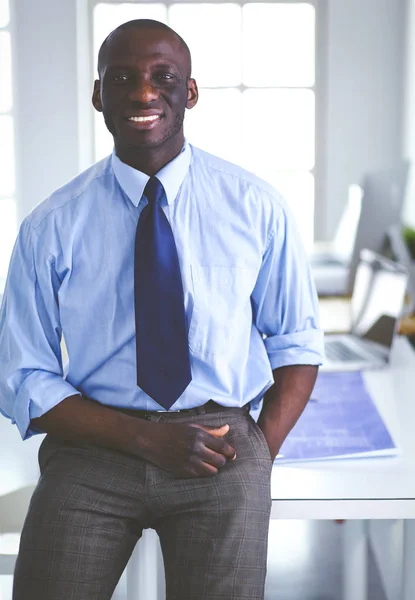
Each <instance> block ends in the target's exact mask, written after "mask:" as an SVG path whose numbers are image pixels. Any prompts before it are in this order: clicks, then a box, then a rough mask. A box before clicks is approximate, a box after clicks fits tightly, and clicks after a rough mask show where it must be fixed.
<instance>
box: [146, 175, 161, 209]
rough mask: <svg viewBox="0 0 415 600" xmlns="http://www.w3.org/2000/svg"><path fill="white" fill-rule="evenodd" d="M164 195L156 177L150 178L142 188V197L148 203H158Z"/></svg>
mask: <svg viewBox="0 0 415 600" xmlns="http://www.w3.org/2000/svg"><path fill="white" fill-rule="evenodd" d="M164 193H165V192H164V187H163V184H162V183H161V181H160V180H159V179H157V177H150V179H149V180H148V181H147V184H146V187H145V188H144V195H145V197H146V198H147V200H148V203H149V204H153V203H154V202H156V203H157V202H160V200H161V198H162V197H163V195H164Z"/></svg>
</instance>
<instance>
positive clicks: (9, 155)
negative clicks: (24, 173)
mask: <svg viewBox="0 0 415 600" xmlns="http://www.w3.org/2000/svg"><path fill="white" fill-rule="evenodd" d="M0 164H1V167H2V174H1V177H0V196H8V195H11V194H13V192H14V136H13V119H12V118H11V117H9V116H6V115H3V116H0Z"/></svg>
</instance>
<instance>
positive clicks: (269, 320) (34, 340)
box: [0, 20, 322, 600]
mask: <svg viewBox="0 0 415 600" xmlns="http://www.w3.org/2000/svg"><path fill="white" fill-rule="evenodd" d="M98 72H99V79H98V80H97V81H96V82H95V86H94V92H93V105H94V107H95V108H96V110H98V111H100V112H102V113H103V116H104V119H105V123H106V125H107V127H108V129H109V131H110V132H111V134H112V135H113V138H114V152H113V153H112V155H111V156H110V157H108V158H106V159H104V160H103V161H101V162H99V163H97V164H96V165H94V166H92V167H91V168H90V169H88V170H87V171H85V172H84V173H82V174H81V175H79V176H78V177H77V178H75V179H74V180H73V181H71V182H70V183H69V184H67V185H65V186H64V187H63V188H61V189H60V190H57V191H56V192H55V193H53V194H52V195H51V196H50V197H49V198H48V199H47V200H45V201H44V202H43V203H41V204H40V205H38V206H37V207H36V208H35V209H34V210H33V211H32V212H31V214H30V215H28V217H27V218H26V219H25V220H24V221H23V223H22V225H21V228H20V231H19V235H18V239H17V241H16V245H15V248H14V252H13V256H12V260H11V264H10V269H9V275H8V280H7V284H6V290H5V296H4V301H3V304H2V308H1V313H0V363H1V364H2V369H1V373H0V407H1V411H2V412H3V414H4V415H5V416H6V417H8V418H10V419H11V420H12V421H13V422H15V423H16V425H17V427H18V428H19V431H20V433H21V436H22V438H23V439H26V438H28V437H30V436H32V435H34V434H38V433H41V432H46V434H47V435H46V437H45V438H44V440H43V442H42V445H41V448H40V451H39V465H40V470H41V477H40V480H39V484H38V486H37V487H36V490H35V492H34V494H33V498H32V501H31V504H30V508H29V512H28V515H27V519H26V522H25V525H24V529H23V533H22V537H21V546H20V552H19V556H18V560H17V564H16V571H15V579H14V591H13V598H14V600H26V599H27V598H28V597H31V598H35V599H37V598H39V599H42V600H56V599H57V598H59V599H60V600H110V598H111V596H112V594H113V591H114V588H115V586H116V584H117V582H118V580H119V578H120V576H121V574H122V572H123V569H124V568H125V565H126V563H127V561H128V559H129V557H130V555H131V552H132V550H133V549H134V546H135V544H136V543H137V541H138V540H139V538H140V536H141V534H142V531H143V529H144V528H148V527H151V528H154V529H155V530H156V531H157V533H158V535H159V537H160V542H161V545H162V549H163V557H164V563H165V571H166V588H167V599H168V600H196V599H197V600H219V599H221V600H222V599H223V598H226V599H227V600H242V599H243V598H247V599H248V598H249V599H250V600H263V596H264V581H265V574H266V560H267V535H268V526H269V515H270V507H271V498H270V476H271V469H272V465H273V460H274V458H275V456H276V455H277V453H278V450H279V448H280V446H281V444H282V443H283V441H284V439H285V437H286V436H287V434H288V432H289V431H290V429H291V428H292V427H293V425H294V424H295V422H296V420H297V419H298V417H299V416H300V414H301V412H302V410H303V409H304V406H305V405H306V403H307V400H308V398H309V396H310V393H311V391H312V388H313V385H314V381H315V377H316V374H317V368H318V365H319V364H320V363H321V359H322V333H321V331H320V330H319V329H318V323H317V301H316V295H315V290H314V286H313V283H312V280H311V276H310V270H309V268H308V265H307V262H306V259H305V255H304V251H303V249H302V245H301V243H300V240H299V238H298V234H297V232H296V230H295V227H294V224H293V222H292V218H291V216H290V214H289V212H288V211H287V209H286V207H285V204H284V201H283V200H282V199H281V197H280V196H279V194H278V193H277V192H276V191H275V190H273V189H272V188H271V187H270V186H269V185H268V184H266V183H265V182H263V181H261V180H260V179H258V178H257V177H255V176H254V175H252V174H250V173H248V172H246V171H244V170H242V169H240V168H239V167H237V166H235V165H232V164H230V163H227V162H225V161H223V160H221V159H219V158H217V157H214V156H211V155H209V154H207V153H205V152H203V151H201V150H199V149H197V148H194V147H192V146H191V145H190V144H188V143H187V142H186V141H185V138H184V134H183V119H184V113H185V110H186V109H191V108H193V107H194V106H195V105H196V103H197V99H198V90H197V85H196V82H195V80H194V79H192V78H191V60H190V52H189V49H188V48H187V46H186V44H185V42H184V41H183V40H182V39H181V38H180V37H179V36H178V35H177V34H176V33H175V32H174V31H172V30H171V29H170V28H169V27H167V26H165V25H163V24H162V23H158V22H156V21H149V20H137V21H131V22H128V23H125V24H124V25H122V26H120V27H118V28H117V29H116V30H115V31H113V32H112V33H111V34H110V35H109V36H108V38H107V39H106V40H105V41H104V43H103V45H102V47H101V50H100V53H99V64H98ZM212 118H213V117H212ZM62 333H63V334H64V337H65V341H66V346H67V349H68V355H69V359H70V360H69V364H68V365H66V366H63V365H62V355H61V348H60V343H61V337H62ZM262 400H263V404H262V410H261V413H260V416H259V419H258V422H257V423H256V422H255V421H254V420H253V419H252V417H251V416H250V413H249V409H250V408H252V407H254V408H255V407H258V406H260V402H261V401H262ZM143 600H145V599H143Z"/></svg>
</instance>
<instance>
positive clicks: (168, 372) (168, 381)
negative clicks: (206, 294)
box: [134, 177, 192, 410]
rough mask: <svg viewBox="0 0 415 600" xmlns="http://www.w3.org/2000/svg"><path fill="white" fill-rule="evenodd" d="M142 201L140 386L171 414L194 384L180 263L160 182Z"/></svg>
mask: <svg viewBox="0 0 415 600" xmlns="http://www.w3.org/2000/svg"><path fill="white" fill-rule="evenodd" d="M143 196H144V197H145V198H147V201H148V204H147V205H146V206H145V207H144V208H143V210H142V212H141V215H140V218H139V220H138V225H137V232H136V238H135V251H134V296H135V324H136V339H137V385H138V386H139V387H140V388H141V389H142V390H144V391H145V392H146V394H148V395H149V396H150V397H151V398H153V399H154V400H155V401H156V402H157V403H158V404H160V405H161V406H163V407H164V408H166V409H167V410H168V409H169V408H170V407H171V406H172V405H173V404H174V403H175V402H176V400H177V399H178V398H179V396H180V395H181V394H182V393H183V392H184V390H185V389H186V388H187V386H188V385H189V383H190V382H191V380H192V374H191V370H190V358H189V344H188V338H187V327H186V318H185V312H184V299H183V285H182V278H181V273H180V265H179V258H178V256H177V249H176V244H175V242H174V237H173V232H172V230H171V227H170V223H169V222H168V220H167V217H166V215H165V214H164V212H163V209H162V207H161V204H160V203H161V201H162V200H163V199H164V198H165V197H166V193H165V191H164V188H163V185H162V184H161V182H160V181H159V180H158V179H157V177H151V178H150V179H149V181H148V182H147V185H146V187H145V189H144V194H143Z"/></svg>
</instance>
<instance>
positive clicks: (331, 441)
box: [275, 372, 398, 463]
mask: <svg viewBox="0 0 415 600" xmlns="http://www.w3.org/2000/svg"><path fill="white" fill-rule="evenodd" d="M312 398H313V399H314V400H313V399H312V400H310V401H309V403H308V404H307V406H306V408H305V410H304V412H303V414H302V415H301V417H300V419H299V420H298V422H297V423H296V425H295V426H294V428H293V429H292V431H291V432H290V434H289V435H288V437H287V439H286V440H285V442H284V444H283V445H282V447H281V455H282V456H280V455H279V456H278V457H277V459H276V461H275V462H276V463H283V462H293V461H295V462H297V461H309V460H326V459H344V458H364V457H378V456H392V455H395V454H398V449H397V447H396V446H395V444H394V442H393V440H392V437H391V435H390V433H389V431H388V429H387V428H386V425H385V423H384V422H383V420H382V418H381V416H380V414H379V412H378V410H377V408H376V406H375V404H374V402H373V400H372V398H371V397H370V395H369V393H368V391H367V389H366V387H365V384H364V381H363V378H362V374H361V373H360V372H345V373H320V374H319V376H318V378H317V382H316V386H315V388H314V392H313V394H312Z"/></svg>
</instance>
